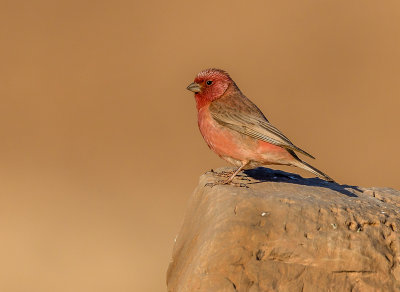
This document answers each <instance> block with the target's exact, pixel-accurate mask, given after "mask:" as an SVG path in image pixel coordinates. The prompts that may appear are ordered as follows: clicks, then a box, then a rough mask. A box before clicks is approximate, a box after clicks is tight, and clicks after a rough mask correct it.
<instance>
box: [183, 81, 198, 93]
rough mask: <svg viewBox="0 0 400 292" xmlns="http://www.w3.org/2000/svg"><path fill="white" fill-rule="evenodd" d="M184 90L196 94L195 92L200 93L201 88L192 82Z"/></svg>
mask: <svg viewBox="0 0 400 292" xmlns="http://www.w3.org/2000/svg"><path fill="white" fill-rule="evenodd" d="M186 89H187V90H190V91H193V92H194V93H197V92H200V91H201V86H200V84H198V83H196V82H193V83H191V84H190V85H189V86H188V87H186Z"/></svg>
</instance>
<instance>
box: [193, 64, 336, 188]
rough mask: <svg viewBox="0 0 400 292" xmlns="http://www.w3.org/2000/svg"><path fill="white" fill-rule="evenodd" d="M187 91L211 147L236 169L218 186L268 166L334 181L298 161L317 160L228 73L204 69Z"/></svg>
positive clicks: (204, 136) (202, 132)
mask: <svg viewBox="0 0 400 292" xmlns="http://www.w3.org/2000/svg"><path fill="white" fill-rule="evenodd" d="M187 89H188V90H190V91H192V92H194V98H195V101H196V108H197V118H198V119H197V121H198V126H199V129H200V133H201V135H202V136H203V138H204V140H205V142H206V143H207V145H208V147H209V148H210V149H211V150H213V151H214V152H215V153H216V154H217V155H218V156H219V157H221V158H222V159H224V160H225V161H227V162H228V163H230V164H233V165H234V166H236V167H237V169H236V170H235V171H233V172H232V174H230V176H229V177H228V179H226V180H224V181H220V182H218V184H230V183H232V181H233V179H234V178H235V176H236V175H237V174H238V173H239V172H240V171H242V170H246V169H251V168H255V167H260V166H265V165H289V166H295V167H299V168H302V169H305V170H307V171H309V172H311V173H313V174H314V175H316V176H318V177H320V178H322V179H324V180H326V181H329V182H334V180H333V179H332V178H330V177H329V176H328V175H326V174H325V173H323V172H322V171H320V170H318V169H316V168H315V167H313V166H311V165H310V164H308V163H307V162H305V161H303V160H302V159H300V158H299V156H298V155H297V154H296V153H300V154H303V155H305V156H308V157H310V158H314V157H313V156H312V155H311V154H309V153H307V152H306V151H304V150H302V149H301V148H299V147H297V146H295V145H294V144H293V143H292V142H291V141H290V140H289V138H287V137H286V136H285V135H284V134H283V133H282V132H281V131H279V130H278V129H277V128H276V127H274V126H273V125H272V124H271V123H270V122H269V121H268V119H267V118H266V117H265V115H264V114H263V113H262V111H261V110H260V109H259V108H258V107H257V106H256V105H255V104H254V103H253V102H252V101H251V100H250V99H248V98H247V97H246V96H245V95H244V94H243V93H242V92H241V91H240V89H239V87H238V86H237V85H236V83H235V82H234V81H233V79H232V78H231V77H230V75H229V74H228V73H227V72H226V71H224V70H221V69H216V68H210V69H206V70H203V71H201V72H199V73H198V74H197V76H196V77H195V79H194V82H193V83H191V84H190V85H189V86H188V87H187Z"/></svg>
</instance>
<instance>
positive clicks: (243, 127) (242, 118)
mask: <svg viewBox="0 0 400 292" xmlns="http://www.w3.org/2000/svg"><path fill="white" fill-rule="evenodd" d="M209 110H210V113H211V116H212V117H213V118H214V120H216V121H217V122H218V123H219V124H221V125H223V126H225V127H228V128H230V129H232V130H235V131H238V132H240V133H242V134H245V135H247V136H250V137H252V138H254V139H258V140H261V141H265V142H268V143H270V144H273V145H277V146H280V147H283V148H287V149H291V150H294V151H297V152H300V153H302V154H304V155H307V156H309V157H311V158H314V157H313V156H312V155H311V154H309V153H307V152H306V151H304V150H302V149H300V148H299V147H297V146H295V145H293V143H292V142H290V140H289V139H288V138H287V137H286V136H285V135H283V134H282V133H281V132H280V131H279V130H278V129H277V128H275V127H274V126H272V125H271V124H270V123H269V122H268V120H267V119H266V118H265V116H264V115H263V113H262V112H261V111H260V109H259V108H258V107H257V106H256V105H255V104H254V103H252V102H251V101H250V100H249V99H247V98H246V97H245V96H243V95H241V96H240V97H239V96H232V97H226V98H220V99H218V100H215V101H213V102H212V103H211V104H210V107H209Z"/></svg>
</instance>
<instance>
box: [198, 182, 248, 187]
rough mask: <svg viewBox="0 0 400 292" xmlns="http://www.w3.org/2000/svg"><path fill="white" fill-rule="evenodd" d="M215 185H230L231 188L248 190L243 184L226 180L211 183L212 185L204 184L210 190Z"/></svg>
mask: <svg viewBox="0 0 400 292" xmlns="http://www.w3.org/2000/svg"><path fill="white" fill-rule="evenodd" d="M217 185H232V186H235V187H239V188H249V187H248V186H247V185H246V184H244V183H235V182H231V181H226V180H220V181H216V182H212V183H206V184H205V185H204V186H205V187H210V188H212V187H215V186H217Z"/></svg>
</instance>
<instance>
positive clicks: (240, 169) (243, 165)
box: [224, 161, 249, 184]
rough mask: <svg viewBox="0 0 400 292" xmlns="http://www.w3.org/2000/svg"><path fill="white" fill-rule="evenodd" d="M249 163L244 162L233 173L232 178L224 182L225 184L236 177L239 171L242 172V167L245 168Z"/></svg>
mask: <svg viewBox="0 0 400 292" xmlns="http://www.w3.org/2000/svg"><path fill="white" fill-rule="evenodd" d="M248 163H249V162H248V161H244V162H242V165H241V166H240V167H239V168H238V169H237V170H236V171H235V172H234V173H233V174H232V175H231V177H230V178H228V179H227V180H226V181H225V182H224V184H229V183H230V182H231V181H232V180H233V179H234V178H235V176H236V175H237V174H238V173H239V172H241V171H242V169H243V168H244V167H245V166H246V165H247V164H248Z"/></svg>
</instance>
